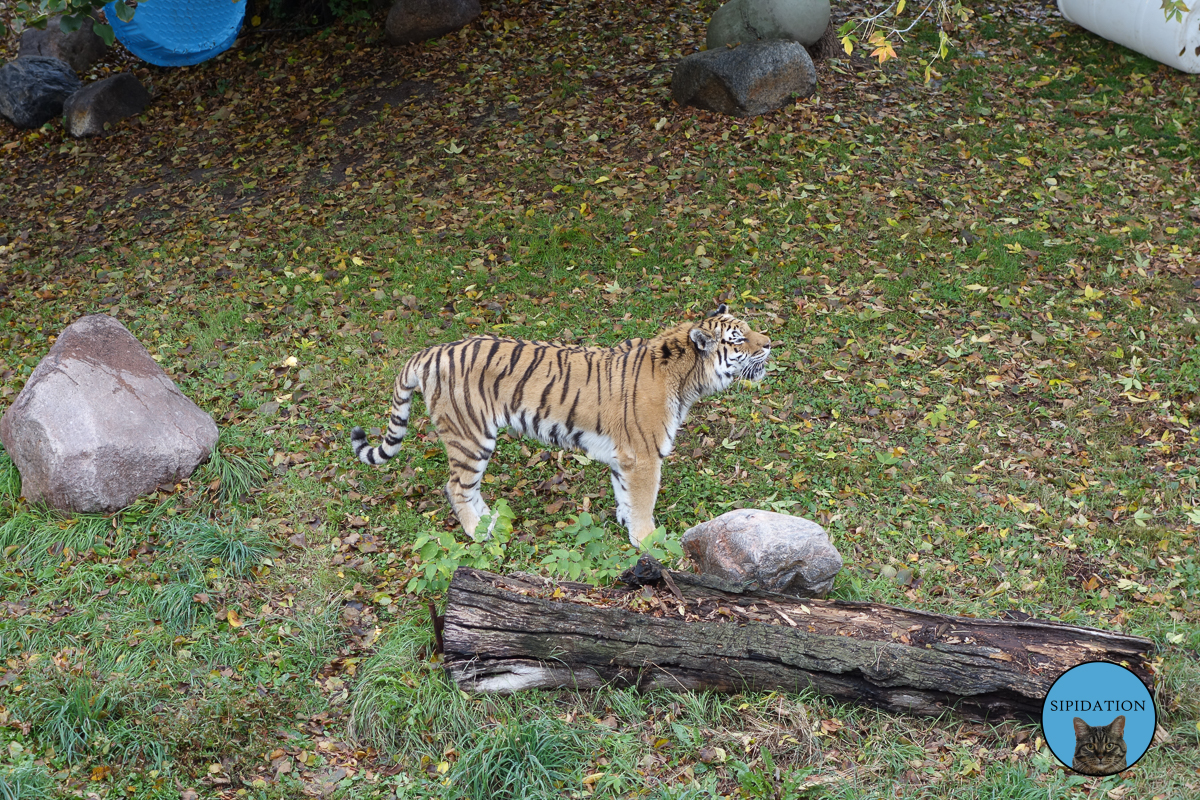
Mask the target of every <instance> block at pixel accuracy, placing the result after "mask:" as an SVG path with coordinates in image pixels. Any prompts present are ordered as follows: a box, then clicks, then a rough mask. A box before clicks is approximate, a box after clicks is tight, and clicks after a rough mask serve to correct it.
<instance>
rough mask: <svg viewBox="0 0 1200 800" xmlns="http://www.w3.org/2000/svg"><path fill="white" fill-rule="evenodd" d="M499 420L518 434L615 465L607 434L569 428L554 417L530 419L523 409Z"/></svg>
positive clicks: (602, 462)
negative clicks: (521, 411) (577, 451)
mask: <svg viewBox="0 0 1200 800" xmlns="http://www.w3.org/2000/svg"><path fill="white" fill-rule="evenodd" d="M503 423H504V425H505V427H507V428H508V429H509V430H511V431H513V432H514V433H519V434H521V435H522V436H528V437H529V438H531V439H537V440H538V441H539V442H544V443H546V444H548V445H553V446H554V447H561V448H563V449H565V450H579V451H582V452H583V453H585V454H587V456H588V458H590V459H592V460H593V461H599V462H600V463H601V464H606V465H608V466H610V467H615V466H616V465H617V449H616V445H614V444H613V440H612V439H611V438H610V437H608V436H605V435H603V434H599V433H594V432H592V431H585V430H581V429H578V428H577V429H575V430H574V431H571V430H569V429H568V428H567V427H566V426H565V425H563V424H562V423H561V422H558V421H557V420H553V419H541V420H534V419H531V418H530V416H529V414H528V413H527V412H523V413H520V414H517V415H515V416H512V417H510V418H509V419H506V420H503Z"/></svg>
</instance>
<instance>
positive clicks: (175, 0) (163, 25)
mask: <svg viewBox="0 0 1200 800" xmlns="http://www.w3.org/2000/svg"><path fill="white" fill-rule="evenodd" d="M114 6H115V4H114V3H109V4H108V5H107V6H105V7H104V11H105V14H106V15H107V16H108V22H109V24H110V25H112V27H113V32H114V33H116V35H117V39H118V40H119V41H120V42H121V44H123V45H125V47H126V48H128V50H129V51H130V52H131V53H133V54H134V55H135V56H137V57H138V58H140V59H142V60H143V61H148V62H150V63H151V64H155V65H157V66H160V67H185V66H188V65H189V64H199V63H200V62H202V61H207V60H208V59H210V58H212V57H213V56H215V55H218V54H220V53H223V52H225V51H226V50H228V49H229V47H230V46H231V45H232V44H233V42H234V40H235V39H237V35H238V31H240V30H241V29H242V20H243V19H245V17H246V0H146V2H145V3H144V4H140V5H138V7H137V9H136V10H135V11H134V14H133V19H132V20H131V21H129V22H122V21H121V20H120V19H118V18H117V12H116V8H115V7H114Z"/></svg>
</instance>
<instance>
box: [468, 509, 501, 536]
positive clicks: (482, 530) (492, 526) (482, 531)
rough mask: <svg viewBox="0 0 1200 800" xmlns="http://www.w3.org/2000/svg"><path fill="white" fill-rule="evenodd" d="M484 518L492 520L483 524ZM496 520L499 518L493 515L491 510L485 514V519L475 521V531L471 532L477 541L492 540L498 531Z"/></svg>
mask: <svg viewBox="0 0 1200 800" xmlns="http://www.w3.org/2000/svg"><path fill="white" fill-rule="evenodd" d="M484 519H490V520H491V521H490V522H488V524H487V525H486V526H485V525H484V524H483V520H484ZM496 522H497V520H496V519H495V518H494V517H493V516H492V513H491V512H490V511H489V512H488V513H486V514H484V515H483V519H480V520H479V522H477V523H475V531H474V533H472V534H471V538H472V539H474V540H475V541H477V542H486V541H488V540H490V539H491V538H492V534H494V533H495V532H496Z"/></svg>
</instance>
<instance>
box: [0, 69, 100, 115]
mask: <svg viewBox="0 0 1200 800" xmlns="http://www.w3.org/2000/svg"><path fill="white" fill-rule="evenodd" d="M81 86H83V84H82V83H80V82H79V78H78V77H77V76H76V75H75V71H74V70H72V69H71V68H70V67H69V66H68V65H67V63H66V62H65V61H59V60H58V59H57V58H47V57H46V56H26V57H25V58H18V59H17V60H16V61H10V62H8V63H7V64H5V65H4V66H2V67H0V116H2V117H4V118H5V119H7V120H8V121H9V122H11V123H12V124H13V125H16V126H17V127H18V128H40V127H41V126H43V125H45V124H46V123H47V122H49V121H50V120H52V119H54V118H55V117H57V116H59V115H60V114H62V108H63V101H65V100H66V99H67V98H68V97H70V96H71V95H73V94H75V93H76V92H77V91H79V89H80V87H81Z"/></svg>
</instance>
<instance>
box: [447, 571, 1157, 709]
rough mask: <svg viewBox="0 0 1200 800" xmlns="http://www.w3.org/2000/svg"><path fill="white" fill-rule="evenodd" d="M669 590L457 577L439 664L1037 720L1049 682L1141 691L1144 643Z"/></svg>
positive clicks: (1147, 676)
mask: <svg viewBox="0 0 1200 800" xmlns="http://www.w3.org/2000/svg"><path fill="white" fill-rule="evenodd" d="M669 575H670V577H671V578H673V579H674V581H673V583H672V584H671V585H670V586H668V587H665V588H659V589H654V588H652V587H649V586H647V587H643V588H642V589H633V590H628V589H622V588H608V589H603V590H596V589H593V588H592V587H591V586H588V585H587V584H578V583H555V582H552V581H548V580H546V579H544V578H539V577H537V576H528V575H514V576H507V577H505V576H501V575H496V574H493V573H489V572H481V571H478V570H472V569H467V568H460V569H459V570H458V571H457V572H455V574H454V578H453V581H452V582H451V584H450V591H449V593H448V595H447V606H446V615H445V627H444V630H443V641H444V649H445V665H446V669H447V670H448V672H449V673H450V676H451V677H452V678H453V679H454V680H455V682H456V683H457V684H458V685H459V686H460V687H461V688H463V689H467V690H472V691H479V692H505V693H507V692H514V691H519V690H521V689H534V688H541V689H552V688H566V687H578V688H594V687H599V686H601V685H605V684H612V685H616V686H634V687H637V688H639V689H656V688H664V689H675V690H680V689H697V690H700V689H713V690H717V691H725V692H738V691H763V690H783V691H789V692H795V691H799V690H801V689H803V688H805V687H812V688H813V689H814V690H815V691H817V692H819V693H820V694H824V695H828V696H831V697H834V698H837V699H839V700H857V701H862V702H866V703H870V704H872V705H876V706H879V707H881V708H885V709H888V710H890V711H905V712H909V713H914V714H927V715H937V714H941V713H943V712H944V711H946V710H949V709H953V710H955V711H957V712H958V713H959V714H960V715H962V716H965V717H968V718H971V719H990V720H998V719H1007V718H1019V719H1036V718H1038V716H1039V715H1040V712H1041V707H1042V700H1043V699H1044V698H1045V696H1046V693H1047V692H1048V691H1049V689H1050V686H1051V684H1053V683H1054V680H1055V679H1056V678H1057V677H1058V676H1059V675H1061V674H1062V673H1063V672H1064V671H1065V670H1067V669H1068V668H1070V667H1072V666H1074V665H1076V664H1079V663H1082V662H1085V661H1112V662H1117V663H1125V664H1126V665H1127V666H1128V667H1129V668H1130V669H1132V670H1133V671H1134V672H1135V673H1136V674H1137V675H1138V677H1140V678H1141V679H1142V681H1143V682H1144V683H1146V685H1147V686H1148V687H1151V688H1152V681H1153V679H1152V674H1153V673H1152V670H1151V668H1150V666H1149V664H1148V663H1147V660H1148V656H1149V655H1150V652H1151V650H1152V648H1153V643H1152V642H1151V641H1150V640H1149V639H1142V638H1139V637H1134V636H1125V635H1122V634H1118V633H1109V632H1107V631H1101V630H1095V629H1092V628H1081V627H1077V626H1074V625H1064V624H1061V623H1055V622H1039V621H1036V620H1032V619H1029V620H1024V621H1009V620H982V619H971V618H965V617H951V616H945V615H942V614H931V613H925V612H921V611H912V610H908V609H903V608H897V607H895V606H885V605H880V604H877V603H850V602H842V601H836V600H808V599H806V600H800V599H798V598H794V597H786V596H783V595H777V594H772V593H769V592H762V591H742V590H741V588H740V587H736V586H729V585H727V584H721V583H719V582H717V581H714V580H713V579H711V578H706V577H705V576H698V575H691V574H688V573H680V572H672V573H669Z"/></svg>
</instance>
